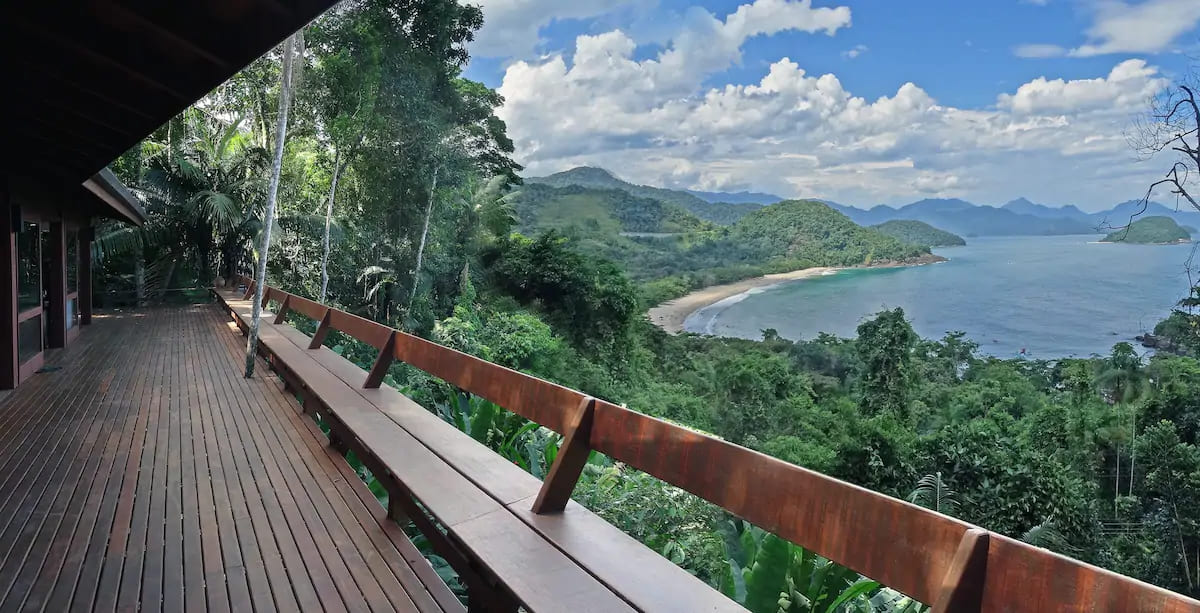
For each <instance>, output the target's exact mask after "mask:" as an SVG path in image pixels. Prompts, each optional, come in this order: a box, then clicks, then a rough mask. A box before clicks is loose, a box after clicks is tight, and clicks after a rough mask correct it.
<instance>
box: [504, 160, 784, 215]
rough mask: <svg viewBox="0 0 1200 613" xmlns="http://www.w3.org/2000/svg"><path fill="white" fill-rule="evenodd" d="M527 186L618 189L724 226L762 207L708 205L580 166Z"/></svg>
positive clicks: (678, 192)
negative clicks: (681, 209) (670, 205)
mask: <svg viewBox="0 0 1200 613" xmlns="http://www.w3.org/2000/svg"><path fill="white" fill-rule="evenodd" d="M525 182H526V183H541V184H544V185H550V186H552V187H567V186H569V185H578V186H581V187H596V188H602V189H619V190H621V191H624V192H627V193H629V194H631V195H633V196H637V197H639V198H653V199H655V200H660V201H662V202H666V203H669V204H674V205H677V206H680V207H683V208H684V209H685V210H687V211H689V212H691V213H692V214H693V215H695V216H696V217H699V218H700V219H704V220H707V221H711V222H713V223H717V224H721V225H729V224H732V223H733V222H735V221H737V220H739V219H741V218H742V217H744V216H746V215H747V214H748V213H750V212H752V211H754V210H757V209H759V208H761V207H762V205H760V204H757V203H754V202H739V203H729V202H709V201H708V200H705V199H703V198H700V197H699V196H695V195H693V194H690V193H688V192H685V191H681V190H674V189H664V188H661V187H651V186H649V185H634V184H633V183H629V182H627V181H622V180H621V179H618V178H617V177H616V176H614V175H613V174H612V173H611V172H609V171H607V170H604V169H603V168H593V167H590V166H580V167H578V168H572V169H571V170H566V171H563V172H559V173H555V174H552V175H549V176H546V177H531V178H528V179H525Z"/></svg>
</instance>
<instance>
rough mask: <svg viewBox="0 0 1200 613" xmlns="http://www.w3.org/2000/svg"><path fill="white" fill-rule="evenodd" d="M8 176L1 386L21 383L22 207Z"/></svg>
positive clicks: (1, 272) (0, 259) (3, 198)
mask: <svg viewBox="0 0 1200 613" xmlns="http://www.w3.org/2000/svg"><path fill="white" fill-rule="evenodd" d="M9 189H10V188H9V186H8V181H7V177H4V182H3V183H0V389H6V390H10V389H13V388H14V387H16V386H17V378H18V367H19V366H20V362H18V360H17V232H18V231H19V230H20V229H21V210H20V208H19V207H17V206H16V205H15V204H13V202H12V195H11V194H10V193H9Z"/></svg>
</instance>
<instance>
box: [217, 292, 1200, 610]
mask: <svg viewBox="0 0 1200 613" xmlns="http://www.w3.org/2000/svg"><path fill="white" fill-rule="evenodd" d="M238 282H239V283H240V284H241V285H243V286H245V287H246V288H247V291H246V295H247V297H248V296H249V295H251V294H252V291H251V290H252V286H253V281H252V280H250V279H249V278H246V277H244V276H243V277H239V279H238ZM263 297H264V303H266V302H276V303H278V305H279V306H278V308H277V312H279V313H281V315H280V321H282V314H283V313H286V312H287V311H294V312H297V313H301V314H303V315H305V316H307V317H309V318H311V319H313V320H314V321H317V322H318V329H317V332H316V334H315V335H314V338H315V339H318V340H320V339H323V338H324V337H325V335H326V334H327V333H328V331H329V330H338V331H340V332H342V333H344V334H347V335H349V336H351V337H353V338H355V339H357V340H359V341H362V342H364V343H366V344H368V345H370V346H372V347H374V348H376V349H379V350H380V354H379V358H378V360H377V361H376V365H375V368H373V369H372V375H374V374H376V372H377V371H378V372H383V371H384V370H386V367H387V365H389V364H391V362H392V361H393V360H399V361H401V362H404V363H406V364H409V365H410V366H413V367H415V368H418V369H420V370H423V371H425V372H427V373H429V374H431V375H433V376H436V377H438V378H440V379H443V380H445V381H447V382H448V383H451V384H453V385H456V386H458V387H459V388H461V389H463V390H465V391H467V392H470V393H471V394H474V395H476V396H479V397H481V398H484V399H487V400H489V401H491V402H494V403H496V404H497V405H499V406H501V407H504V408H506V409H508V410H510V411H513V412H514V413H517V414H519V415H521V416H523V417H525V418H527V419H529V420H531V421H534V422H537V423H538V424H541V425H542V426H545V427H547V428H550V429H551V430H554V431H556V432H558V433H560V434H563V435H564V437H565V441H566V444H565V445H564V451H560V453H559V459H560V460H561V459H563V458H565V457H568V456H571V455H574V456H575V457H576V458H578V457H579V456H580V455H582V456H583V457H584V458H586V451H588V450H595V451H598V452H601V453H604V454H606V455H608V456H610V457H611V458H613V459H615V460H618V461H621V462H624V463H626V464H628V465H629V466H631V467H633V468H636V469H639V470H642V471H645V472H647V473H649V474H651V475H654V476H655V477H657V478H659V479H662V480H663V481H665V482H667V483H670V484H672V485H675V486H677V487H680V488H682V489H684V490H687V491H689V492H691V493H693V494H695V495H697V496H700V497H701V498H704V499H706V500H708V501H709V502H712V503H713V504H716V505H717V506H720V507H722V508H724V509H726V510H728V511H729V512H731V513H733V514H734V515H737V516H739V517H741V518H743V519H745V520H746V521H749V522H750V523H752V524H755V525H758V526H760V527H762V528H764V529H766V530H768V531H770V532H773V533H775V534H777V535H779V536H781V537H783V538H785V539H788V540H789V541H792V542H794V543H796V544H798V545H800V546H802V547H805V548H807V549H810V550H812V551H815V552H816V553H818V554H820V555H822V556H824V557H826V558H829V559H830V560H833V561H835V562H837V563H839V564H842V565H845V566H847V567H849V568H851V569H853V570H855V571H857V572H859V573H862V574H863V575H865V576H867V577H870V578H872V579H874V580H876V581H879V582H880V583H882V584H884V585H887V586H889V587H892V588H895V589H897V590H899V591H901V592H903V593H905V594H908V595H909V596H912V597H913V598H916V599H917V600H920V601H922V602H925V603H930V604H933V605H934V609H935V611H936V610H953V611H1012V610H1030V611H1079V610H1085V611H1092V612H1096V613H1103V612H1112V613H1117V612H1125V611H1161V612H1166V613H1172V612H1183V611H1189V612H1196V611H1200V602H1198V601H1196V600H1193V599H1190V598H1187V597H1186V596H1183V595H1180V594H1177V593H1174V592H1171V591H1169V590H1165V589H1163V588H1159V587H1157V586H1153V585H1150V584H1147V583H1144V582H1141V581H1138V580H1136V579H1133V578H1130V577H1126V576H1124V575H1119V574H1116V573H1113V572H1110V571H1107V570H1104V569H1101V568H1098V567H1095V566H1092V565H1089V564H1086V563H1083V562H1080V561H1078V560H1074V559H1071V558H1068V557H1065V556H1061V555H1058V554H1056V553H1053V552H1050V551H1048V550H1045V549H1041V548H1037V547H1033V546H1031V545H1028V544H1026V543H1022V542H1020V541H1016V540H1014V539H1011V538H1008V537H1005V536H1003V535H1000V534H996V533H993V532H989V531H987V530H984V529H981V528H979V527H976V526H973V525H971V524H968V523H966V522H963V521H960V520H957V519H954V518H951V517H947V516H945V515H941V514H939V513H936V512H934V511H931V510H928V509H925V508H922V507H918V506H916V505H913V504H909V503H907V502H904V501H901V500H898V499H895V498H892V497H889V496H886V495H883V494H879V493H877V492H872V491H870V490H867V489H864V488H861V487H858V486H855V485H852V484H849V483H846V482H843V481H840V480H837V479H834V478H832V477H828V476H825V475H822V474H820V473H817V472H815V471H811V470H808V469H805V468H803V467H800V466H796V465H794V464H790V463H787V462H783V461H781V460H778V459H776V458H773V457H770V456H767V455H764V454H762V453H759V452H756V451H753V450H750V449H746V448H745V447H741V446H739V445H735V444H732V443H729V442H728V441H724V440H721V439H719V438H716V437H713V436H709V435H706V434H703V433H699V432H696V431H693V430H689V429H687V428H683V427H680V426H677V425H674V424H671V423H668V422H665V421H662V420H660V419H656V418H654V417H650V416H648V415H644V414H642V413H638V412H636V411H632V410H629V409H627V408H624V407H621V406H618V405H615V404H612V403H610V402H606V401H603V400H597V399H593V398H591V397H590V396H588V395H586V394H583V393H582V392H579V391H576V390H572V389H569V388H566V387H563V386H561V385H557V384H554V383H551V382H549V381H544V380H542V379H538V378H537V377H533V376H530V375H527V374H524V373H521V372H517V371H515V370H512V369H509V368H505V367H503V366H500V365H497V364H493V363H491V362H487V361H485V360H481V359H479V358H477V357H474V356H471V355H468V354H464V353H461V352H459V351H455V350H453V349H450V348H448V347H444V346H442V345H438V344H436V343H433V342H430V341H428V340H425V339H422V338H419V337H416V336H413V335H410V334H407V333H404V332H401V331H399V330H395V329H393V328H390V327H388V326H384V325H383V324H379V323H377V322H373V321H370V320H368V319H364V318H362V317H359V316H356V315H352V314H349V313H345V312H342V311H339V310H336V309H331V308H329V307H325V306H323V305H320V304H318V303H316V302H313V301H311V300H308V299H305V298H302V297H299V296H296V295H294V294H290V293H287V292H284V291H282V290H279V289H277V288H274V287H269V288H267V289H266V291H264V294H263ZM380 378H381V375H380ZM370 379H371V376H368V381H370ZM376 384H378V383H377V382H376ZM572 448H574V450H575V453H574V454H571V453H568V452H569V451H570V450H571V449H572ZM580 452H582V454H581V453H580ZM568 461H569V460H563V462H564V463H565V462H568ZM578 468H580V466H575V467H570V466H559V461H558V460H556V464H555V467H553V468H552V469H551V472H550V475H548V477H547V479H546V482H545V484H544V486H543V494H545V497H546V498H555V497H556V496H555V494H554V492H560V493H561V492H566V494H567V495H569V493H570V490H571V489H572V488H573V486H574V483H575V479H577V478H578V476H579V471H578ZM558 497H559V498H561V494H560V495H559V496H558ZM542 498H543V496H539V501H541V499H542ZM560 502H561V500H560ZM560 509H561V504H559V505H554V504H550V505H549V506H548V507H546V508H543V509H537V508H536V507H535V510H542V511H547V510H548V511H554V510H560Z"/></svg>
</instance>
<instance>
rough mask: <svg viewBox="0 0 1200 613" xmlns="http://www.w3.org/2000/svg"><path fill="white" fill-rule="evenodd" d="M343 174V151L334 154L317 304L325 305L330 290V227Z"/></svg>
mask: <svg viewBox="0 0 1200 613" xmlns="http://www.w3.org/2000/svg"><path fill="white" fill-rule="evenodd" d="M341 174H342V151H341V149H338V150H337V151H336V152H335V153H334V154H333V180H331V181H330V182H329V202H328V203H327V204H326V205H325V239H324V240H323V241H322V248H323V250H322V252H321V293H320V295H319V297H318V298H317V302H320V303H321V304H325V293H326V291H327V290H328V289H329V227H330V225H332V224H333V199H334V197H335V196H337V184H338V176H339V175H341Z"/></svg>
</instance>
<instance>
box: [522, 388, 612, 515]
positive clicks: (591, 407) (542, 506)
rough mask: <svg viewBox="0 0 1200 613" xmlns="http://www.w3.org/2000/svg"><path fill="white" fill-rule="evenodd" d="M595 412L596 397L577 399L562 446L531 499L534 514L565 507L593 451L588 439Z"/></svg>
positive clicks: (550, 511) (557, 510)
mask: <svg viewBox="0 0 1200 613" xmlns="http://www.w3.org/2000/svg"><path fill="white" fill-rule="evenodd" d="M595 414H596V399H595V398H592V397H586V398H584V399H583V400H581V401H580V402H579V408H578V409H577V410H576V411H575V415H574V416H573V417H572V418H571V421H570V422H569V423H568V424H567V429H566V432H564V433H563V444H562V447H559V448H558V455H557V456H555V457H554V464H553V465H551V466H550V472H549V473H547V474H546V480H545V481H544V482H543V483H542V489H541V490H538V495H537V498H536V499H535V500H534V501H533V512H534V513H537V514H539V515H540V514H543V513H561V512H562V511H563V509H565V508H567V501H568V500H570V499H571V493H572V492H574V491H575V483H576V482H577V481H579V475H580V473H582V472H583V467H584V465H585V464H587V461H588V456H589V455H590V454H591V453H592V449H591V447H590V446H589V442H590V440H591V435H592V418H593V416H594V415H595Z"/></svg>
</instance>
